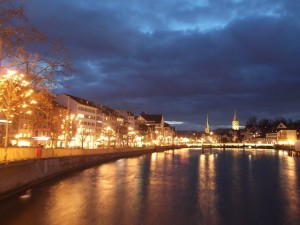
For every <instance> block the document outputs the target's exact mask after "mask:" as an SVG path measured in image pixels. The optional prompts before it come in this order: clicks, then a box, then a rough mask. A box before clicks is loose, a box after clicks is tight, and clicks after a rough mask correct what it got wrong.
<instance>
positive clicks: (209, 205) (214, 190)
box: [0, 149, 300, 225]
mask: <svg viewBox="0 0 300 225" xmlns="http://www.w3.org/2000/svg"><path fill="white" fill-rule="evenodd" d="M0 204H1V205H0V224H5V225H10V224H18V225H25V224H28V225H35V224H38V225H56V224H57V225H85V224H99V225H100V224H101V225H119V224H120V225H123V224H124V225H150V224H151V225H152V224H153V225H161V224H162V225H169V224H170V225H189V224H191V225H194V224H207V225H209V224H224V225H243V224H249V225H250V224H251V225H260V224H262V225H266V224H270V225H277V224H278V225H285V224H289V225H294V224H295V225H296V224H297V225H299V224H300V158H293V157H290V156H288V155H286V154H285V153H284V152H283V151H274V150H251V149H249V150H238V149H235V150H212V151H209V150H205V151H204V152H203V151H202V150H199V149H180V150H174V151H166V152H161V153H153V154H149V155H144V156H141V157H136V158H127V159H120V160H117V161H113V162H109V163H105V164H100V165H97V166H94V167H92V168H89V169H85V170H83V171H77V172H73V173H71V174H68V175H66V176H64V177H60V178H56V179H55V180H52V181H49V182H46V183H43V184H41V185H39V186H36V187H34V188H33V189H32V190H31V196H30V197H28V198H26V196H25V197H24V196H23V197H20V196H14V197H12V198H10V199H7V200H5V201H3V202H0Z"/></svg>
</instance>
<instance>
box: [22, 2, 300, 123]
mask: <svg viewBox="0 0 300 225" xmlns="http://www.w3.org/2000/svg"><path fill="white" fill-rule="evenodd" d="M26 5H27V6H28V14H29V17H30V19H31V21H32V23H34V24H35V25H36V26H37V27H39V28H40V29H41V30H42V31H43V32H45V33H46V34H47V35H48V36H49V37H50V38H53V39H54V38H62V39H63V40H64V42H65V44H66V46H67V47H68V48H69V49H70V51H71V53H72V57H73V60H74V61H73V63H74V66H75V71H74V74H73V76H72V78H71V79H69V80H67V81H65V86H64V88H63V89H62V90H60V91H63V92H67V93H70V94H73V95H78V96H80V97H84V98H90V99H92V100H94V101H96V102H99V103H101V104H104V105H107V106H111V107H115V108H125V109H128V110H131V111H133V112H134V113H140V112H142V111H145V112H149V113H163V114H164V115H165V117H166V119H167V120H170V121H183V122H184V123H183V124H182V125H178V129H180V128H189V129H193V128H195V129H200V128H201V129H202V125H204V124H205V119H206V113H209V115H210V118H211V119H210V121H211V123H212V124H213V125H215V126H223V125H230V123H231V120H232V116H233V112H234V110H235V109H237V112H238V116H239V119H240V121H241V124H243V123H245V121H246V119H247V118H248V117H249V116H251V115H257V116H258V117H276V116H283V117H288V118H292V119H300V117H299V111H300V107H299V104H298V97H299V96H300V91H299V88H298V86H299V84H300V76H299V73H300V62H299V60H300V42H299V40H298V39H299V36H300V22H299V19H298V18H300V17H299V12H300V11H299V9H300V4H299V1H296V0H294V1H293V0H291V1H285V0H276V1H274V0H272V1H271V0H257V1H255V0H253V1H242V0H240V1H237V0H236V1H225V0H218V1H208V0H207V1H205V0H198V1H196V0H195V1H184V2H182V1H179V0H178V1H174V0H172V1H171V0H170V1H163V2H162V1H158V0H155V1H153V0H152V1H138V0H131V1H129V2H128V1H126V2H123V1H101V2H100V1H95V0H94V1H92V0H89V1H88V0H85V1H67V0H65V1H55V0H53V1H38V0H29V1H26Z"/></svg>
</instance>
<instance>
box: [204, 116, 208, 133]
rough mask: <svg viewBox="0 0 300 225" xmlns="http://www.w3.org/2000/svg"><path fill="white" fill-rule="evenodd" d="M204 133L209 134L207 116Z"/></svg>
mask: <svg viewBox="0 0 300 225" xmlns="http://www.w3.org/2000/svg"><path fill="white" fill-rule="evenodd" d="M205 133H206V134H209V124H208V114H207V115H206V127H205Z"/></svg>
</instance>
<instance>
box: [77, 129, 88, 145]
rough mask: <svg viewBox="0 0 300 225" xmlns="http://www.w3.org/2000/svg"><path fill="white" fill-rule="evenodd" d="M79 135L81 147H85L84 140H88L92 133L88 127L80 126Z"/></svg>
mask: <svg viewBox="0 0 300 225" xmlns="http://www.w3.org/2000/svg"><path fill="white" fill-rule="evenodd" d="M77 135H78V137H79V140H80V142H81V148H83V145H84V142H85V141H86V139H87V137H88V136H89V135H90V132H89V131H88V130H87V129H84V128H80V129H79V132H78V133H77Z"/></svg>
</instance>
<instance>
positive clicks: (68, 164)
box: [0, 146, 184, 200]
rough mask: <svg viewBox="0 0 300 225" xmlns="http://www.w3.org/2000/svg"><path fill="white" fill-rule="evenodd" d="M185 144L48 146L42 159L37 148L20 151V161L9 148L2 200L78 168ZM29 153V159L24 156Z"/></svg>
mask: <svg viewBox="0 0 300 225" xmlns="http://www.w3.org/2000/svg"><path fill="white" fill-rule="evenodd" d="M182 147H184V146H161V147H152V148H136V149H135V148H127V149H126V148H122V149H116V148H114V149H100V150H86V149H45V150H44V151H43V152H42V156H41V158H36V153H35V151H34V149H23V151H19V157H18V159H19V160H12V158H11V157H12V155H14V154H15V152H16V151H14V150H12V149H8V152H9V153H10V154H8V155H9V157H8V159H9V160H8V161H7V162H5V163H4V162H2V163H1V164H0V200H1V199H4V198H7V197H9V196H11V195H14V194H17V193H20V192H22V191H25V190H27V189H29V188H31V187H32V186H34V185H37V184H39V183H41V182H43V181H46V180H49V179H51V178H54V177H57V176H60V175H62V174H65V173H67V172H70V171H74V170H76V169H82V168H85V167H90V166H92V165H95V164H97V163H101V162H106V161H111V160H116V159H120V158H128V157H136V156H140V155H143V154H149V153H153V152H160V151H166V150H171V149H179V148H182ZM19 150H20V149H19ZM82 151H84V152H82ZM25 153H27V154H25ZM50 153H51V156H50ZM67 153H68V154H69V155H67ZM25 155H26V157H29V158H28V159H24V158H23V157H24V156H25Z"/></svg>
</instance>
